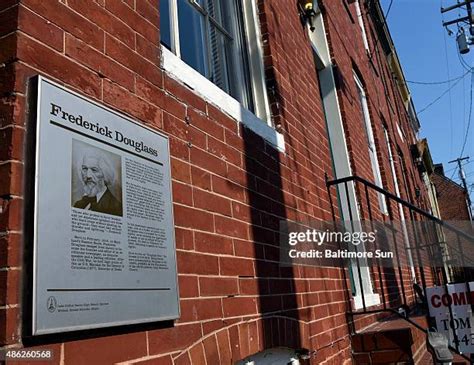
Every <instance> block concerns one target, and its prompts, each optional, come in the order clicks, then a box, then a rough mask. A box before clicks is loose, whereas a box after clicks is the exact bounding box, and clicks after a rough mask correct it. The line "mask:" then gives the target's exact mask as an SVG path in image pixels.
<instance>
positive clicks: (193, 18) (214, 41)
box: [160, 0, 269, 119]
mask: <svg viewBox="0 0 474 365" xmlns="http://www.w3.org/2000/svg"><path fill="white" fill-rule="evenodd" d="M255 11H256V9H255V8H254V4H252V3H251V2H247V0H161V1H160V14H161V19H162V20H161V42H162V43H163V45H164V46H166V47H167V48H169V49H170V50H171V51H172V52H173V53H175V54H176V56H178V57H180V58H181V59H182V60H183V61H184V62H185V63H186V64H188V65H189V66H190V67H192V68H193V69H194V70H196V71H197V72H199V73H200V74H201V75H203V76H204V77H206V78H207V79H209V80H210V81H211V82H213V83H214V84H215V85H217V86H218V87H219V88H221V89H222V90H224V91H225V92H226V93H228V94H229V95H231V96H232V97H233V98H234V99H236V100H237V101H239V102H240V103H241V105H242V106H244V107H245V108H247V109H248V110H250V111H252V112H254V113H255V114H256V115H257V116H259V117H260V118H262V119H267V118H268V117H269V109H268V100H267V95H266V89H265V81H264V73H263V62H262V59H261V58H262V55H261V51H260V49H259V44H258V38H259V33H258V29H257V27H256V24H255V16H256V12H255Z"/></svg>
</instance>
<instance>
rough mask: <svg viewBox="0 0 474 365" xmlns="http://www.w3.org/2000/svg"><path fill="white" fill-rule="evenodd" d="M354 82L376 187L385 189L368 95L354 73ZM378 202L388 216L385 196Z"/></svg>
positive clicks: (381, 209)
mask: <svg viewBox="0 0 474 365" xmlns="http://www.w3.org/2000/svg"><path fill="white" fill-rule="evenodd" d="M354 81H355V84H356V86H357V89H358V92H359V95H360V103H361V108H362V115H363V119H364V120H363V122H364V126H365V130H366V132H367V139H368V142H369V143H368V147H369V155H370V162H371V165H372V171H373V175H374V180H375V181H374V182H375V185H377V186H379V187H380V188H382V189H383V185H382V173H381V172H380V164H379V160H378V153H377V146H376V145H375V137H374V131H373V129H372V128H373V125H372V120H371V119H370V113H369V106H368V104H367V94H366V93H365V89H364V85H363V84H362V81H361V80H360V79H359V77H358V76H357V74H356V73H355V72H354ZM377 195H378V200H379V207H380V211H381V212H382V213H383V214H385V215H388V208H387V200H386V197H385V195H383V194H381V193H378V194H377Z"/></svg>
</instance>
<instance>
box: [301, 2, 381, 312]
mask: <svg viewBox="0 0 474 365" xmlns="http://www.w3.org/2000/svg"><path fill="white" fill-rule="evenodd" d="M314 6H315V11H316V16H315V17H314V19H313V26H314V27H315V30H314V31H311V30H310V29H309V26H307V32H308V35H309V40H310V42H311V46H312V48H313V51H314V55H315V63H316V68H317V72H318V79H319V82H320V88H321V98H322V102H323V107H324V108H323V109H324V116H325V119H326V126H327V129H328V137H329V143H330V146H329V147H330V149H331V158H332V162H333V166H334V174H335V176H334V177H335V178H336V179H339V178H343V177H347V176H352V168H351V163H350V158H349V150H348V148H347V141H346V132H345V130H344V123H343V121H342V114H341V109H340V106H339V100H338V95H337V88H336V81H335V79H334V74H333V65H332V63H331V54H330V51H329V44H328V40H327V37H326V29H325V26H324V19H323V14H322V13H321V11H320V9H319V7H318V4H317V2H314ZM338 189H339V188H338ZM338 196H339V203H340V207H341V219H342V220H343V222H344V225H345V226H346V227H347V229H351V226H352V225H351V224H350V222H348V221H349V217H350V213H349V210H351V211H352V219H353V221H355V222H358V221H360V211H359V202H358V199H357V194H356V191H355V186H354V183H353V182H351V183H349V184H348V196H349V197H348V199H347V198H346V194H343V193H341V191H339V194H338ZM358 248H359V249H361V250H362V249H364V247H363V244H361V245H359V247H358ZM351 265H352V273H353V283H352V284H353V285H354V287H353V288H352V289H353V290H354V292H355V293H354V295H353V296H352V300H353V306H354V309H355V310H358V309H362V308H364V304H365V307H366V308H368V307H373V306H376V305H379V304H380V303H381V301H380V295H379V294H377V293H375V292H374V289H373V282H372V278H371V275H370V271H369V268H368V267H367V266H362V267H360V279H361V281H362V286H363V287H362V288H361V287H360V280H359V270H357V266H356V263H355V262H354V261H352V262H351ZM362 293H363V295H362Z"/></svg>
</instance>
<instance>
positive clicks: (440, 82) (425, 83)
mask: <svg viewBox="0 0 474 365" xmlns="http://www.w3.org/2000/svg"><path fill="white" fill-rule="evenodd" d="M469 72H470V70H469V71H466V73H464V74H463V75H461V76H458V77H455V78H454V79H451V80H444V81H433V82H423V81H409V80H406V82H408V83H409V84H416V85H442V84H449V83H450V82H453V81H456V80H459V79H462V78H463V77H464V76H466V75H467V74H468V73H469Z"/></svg>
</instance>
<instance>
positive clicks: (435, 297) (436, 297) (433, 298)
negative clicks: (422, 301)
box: [431, 294, 441, 308]
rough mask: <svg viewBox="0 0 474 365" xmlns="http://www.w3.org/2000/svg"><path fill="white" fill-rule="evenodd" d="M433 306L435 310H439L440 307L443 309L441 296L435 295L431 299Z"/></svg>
mask: <svg viewBox="0 0 474 365" xmlns="http://www.w3.org/2000/svg"><path fill="white" fill-rule="evenodd" d="M435 300H436V301H437V302H436V303H435ZM431 304H432V305H433V307H434V308H439V307H441V298H440V296H439V295H436V294H435V295H433V296H432V297H431Z"/></svg>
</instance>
